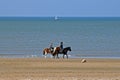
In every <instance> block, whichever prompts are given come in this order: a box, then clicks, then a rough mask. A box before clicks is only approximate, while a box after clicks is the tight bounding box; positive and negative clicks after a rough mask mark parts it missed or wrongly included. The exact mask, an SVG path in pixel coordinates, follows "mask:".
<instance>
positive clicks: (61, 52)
mask: <svg viewBox="0 0 120 80" xmlns="http://www.w3.org/2000/svg"><path fill="white" fill-rule="evenodd" d="M68 51H71V47H66V48H63V50H62V51H61V49H60V47H56V49H55V51H54V53H53V56H54V57H55V55H57V58H59V57H58V54H63V58H64V56H65V55H66V57H67V59H68V54H67V52H68Z"/></svg>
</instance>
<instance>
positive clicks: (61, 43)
mask: <svg viewBox="0 0 120 80" xmlns="http://www.w3.org/2000/svg"><path fill="white" fill-rule="evenodd" d="M62 50H63V42H60V52H62Z"/></svg>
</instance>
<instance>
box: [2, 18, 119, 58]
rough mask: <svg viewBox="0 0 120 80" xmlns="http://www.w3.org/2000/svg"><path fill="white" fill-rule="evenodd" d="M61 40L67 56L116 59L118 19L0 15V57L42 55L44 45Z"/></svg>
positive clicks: (117, 51)
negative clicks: (67, 49) (70, 49)
mask: <svg viewBox="0 0 120 80" xmlns="http://www.w3.org/2000/svg"><path fill="white" fill-rule="evenodd" d="M61 41H62V42H64V47H68V46H70V47H71V48H72V51H71V52H68V54H69V57H71V58H72V57H74V58H84V57H89V58H120V18H117V17H113V18H110V17H107V18H104V17H102V18H99V17H95V18H94V17H85V18H84V17H77V18H73V17H59V18H58V20H54V17H42V18H41V17H1V18H0V57H43V56H42V50H43V49H44V48H46V47H49V45H50V43H53V46H54V47H56V46H59V44H60V42H61ZM48 57H49V56H48Z"/></svg>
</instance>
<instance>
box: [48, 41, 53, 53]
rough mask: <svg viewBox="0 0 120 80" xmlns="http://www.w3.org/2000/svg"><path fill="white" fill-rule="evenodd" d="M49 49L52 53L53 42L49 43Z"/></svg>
mask: <svg viewBox="0 0 120 80" xmlns="http://www.w3.org/2000/svg"><path fill="white" fill-rule="evenodd" d="M49 49H50V51H51V53H52V52H53V50H54V47H53V43H51V44H50V47H49Z"/></svg>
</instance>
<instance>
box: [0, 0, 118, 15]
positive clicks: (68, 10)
mask: <svg viewBox="0 0 120 80" xmlns="http://www.w3.org/2000/svg"><path fill="white" fill-rule="evenodd" d="M0 16H39V17H41V16H47V17H48V16H67V17H70V16H75V17H120V0H0Z"/></svg>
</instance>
